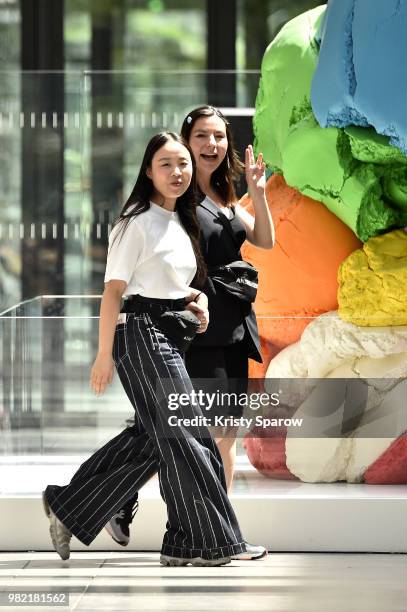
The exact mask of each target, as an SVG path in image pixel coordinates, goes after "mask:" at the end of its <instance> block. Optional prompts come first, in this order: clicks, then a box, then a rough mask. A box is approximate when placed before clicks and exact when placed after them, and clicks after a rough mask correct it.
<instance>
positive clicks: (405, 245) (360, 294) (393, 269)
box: [338, 230, 407, 327]
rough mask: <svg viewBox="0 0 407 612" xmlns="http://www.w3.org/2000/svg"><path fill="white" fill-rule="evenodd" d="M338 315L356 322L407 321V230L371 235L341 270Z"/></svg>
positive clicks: (361, 323) (374, 324) (369, 324)
mask: <svg viewBox="0 0 407 612" xmlns="http://www.w3.org/2000/svg"><path fill="white" fill-rule="evenodd" d="M338 283H339V290H338V304H339V309H338V313H339V316H340V317H341V318H342V319H344V320H345V321H348V322H350V323H354V324H355V325H361V326H367V327H380V326H383V325H407V290H406V287H407V234H406V232H405V231H404V230H396V231H393V232H389V233H387V234H382V235H381V236H376V237H374V238H370V240H368V241H367V242H366V243H365V244H364V245H363V247H362V248H361V249H358V250H357V251H354V252H353V253H352V254H351V255H349V256H348V257H347V258H346V259H345V260H344V261H343V262H342V264H341V266H340V267H339V271H338Z"/></svg>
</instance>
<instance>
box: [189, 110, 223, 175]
mask: <svg viewBox="0 0 407 612" xmlns="http://www.w3.org/2000/svg"><path fill="white" fill-rule="evenodd" d="M189 146H190V147H191V149H192V152H193V154H194V158H195V162H196V169H197V171H198V173H204V174H212V172H214V171H215V170H216V168H218V167H219V166H220V164H221V163H222V162H223V160H224V159H225V156H226V153H227V150H228V139H227V136H226V126H225V122H224V121H223V119H221V118H220V117H218V116H217V115H211V116H210V117H200V119H198V120H197V121H196V122H195V124H194V127H193V128H192V130H191V134H190V136H189Z"/></svg>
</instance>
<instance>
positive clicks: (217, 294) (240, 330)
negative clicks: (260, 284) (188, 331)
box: [191, 198, 262, 363]
mask: <svg viewBox="0 0 407 612" xmlns="http://www.w3.org/2000/svg"><path fill="white" fill-rule="evenodd" d="M232 211H233V218H232V219H231V220H229V219H228V218H227V217H226V216H225V215H224V213H222V212H221V211H220V210H219V208H218V207H217V206H216V204H214V203H213V202H212V201H211V200H209V199H208V198H205V199H204V200H203V201H202V202H201V204H199V205H198V207H197V216H198V222H199V225H200V229H201V250H202V255H203V258H204V260H205V262H206V264H207V266H220V265H225V264H229V263H231V262H232V261H236V260H238V259H239V260H241V259H242V257H241V254H240V247H241V246H242V244H243V243H244V241H245V240H246V228H245V226H244V224H243V222H242V221H241V220H240V219H239V217H238V216H237V215H236V214H235V209H234V208H233V207H232ZM202 291H203V292H204V293H206V295H207V296H208V302H209V315H210V316H209V325H208V329H207V330H206V332H205V333H203V334H197V336H195V339H194V341H193V343H192V345H191V348H194V347H199V346H227V345H229V344H235V343H236V342H240V341H241V340H243V339H245V341H246V344H247V354H248V357H251V358H252V359H255V360H256V361H259V362H260V363H261V361H262V358H261V353H260V341H259V333H258V330H257V321H256V315H255V313H254V310H253V307H252V305H251V304H250V303H248V302H243V301H241V300H239V299H238V298H236V297H234V296H231V295H228V294H227V293H226V292H225V291H222V289H220V288H216V289H215V286H214V283H213V282H212V280H211V279H210V278H209V277H208V278H207V280H206V282H205V284H204V286H203V287H202Z"/></svg>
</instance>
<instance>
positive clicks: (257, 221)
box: [181, 106, 274, 491]
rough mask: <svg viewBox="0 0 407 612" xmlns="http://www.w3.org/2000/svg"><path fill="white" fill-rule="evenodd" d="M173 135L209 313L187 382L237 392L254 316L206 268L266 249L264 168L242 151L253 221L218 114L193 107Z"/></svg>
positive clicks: (224, 447)
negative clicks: (193, 199) (182, 162)
mask: <svg viewBox="0 0 407 612" xmlns="http://www.w3.org/2000/svg"><path fill="white" fill-rule="evenodd" d="M181 134H182V136H183V137H184V139H185V140H186V141H187V142H188V144H189V145H190V147H191V149H192V152H193V154H194V158H195V163H196V171H197V182H198V186H199V189H200V192H201V202H200V204H199V206H198V207H197V217H198V221H199V225H200V228H201V251H202V254H203V257H204V260H205V263H206V264H207V266H208V270H209V276H208V279H207V281H206V284H205V285H204V288H203V291H204V293H205V294H206V295H207V296H208V301H209V312H210V315H211V317H210V323H209V326H208V329H207V331H206V332H205V334H201V335H200V337H196V338H195V340H194V342H193V343H192V345H191V347H190V349H189V350H188V352H187V353H186V356H185V363H186V367H187V370H188V374H189V376H190V377H191V378H192V379H194V378H196V379H199V378H206V379H212V380H213V382H215V381H214V379H217V381H223V385H222V388H223V389H226V390H227V391H229V392H236V393H245V392H246V391H247V378H248V358H249V357H250V358H251V359H254V360H256V361H259V362H261V361H262V359H261V354H260V342H259V336H258V331H257V322H256V316H255V313H254V310H253V308H252V306H251V304H250V303H248V302H243V301H241V300H239V299H238V298H236V297H234V296H231V295H229V294H228V293H226V292H225V291H223V290H221V289H220V288H218V287H216V286H215V285H214V283H213V282H212V280H211V278H210V270H211V267H213V266H219V265H223V264H229V263H231V262H232V261H236V260H238V259H241V255H240V247H241V246H242V244H243V243H244V241H245V240H246V239H247V240H249V242H251V243H252V244H254V245H255V246H257V247H260V248H264V249H270V248H272V247H273V245H274V227H273V222H272V219H271V215H270V212H269V209H268V205H267V201H266V197H265V164H264V163H263V160H262V155H261V154H260V155H259V157H258V160H257V162H256V161H255V159H254V156H253V150H252V147H251V146H249V147H247V149H246V157H245V171H246V181H247V186H248V191H249V195H250V196H251V199H252V202H253V206H254V210H255V217H254V218H253V217H252V216H251V215H250V214H249V213H248V212H246V211H245V210H244V209H243V208H242V207H241V206H240V205H239V204H238V201H237V196H236V192H235V189H234V185H233V182H234V180H236V179H237V178H238V177H239V174H240V173H241V172H242V171H243V165H242V164H241V162H240V161H239V158H238V156H237V153H236V151H235V150H234V146H233V136H232V133H231V129H230V125H229V122H228V121H227V119H226V118H225V117H224V115H223V114H222V113H221V112H220V111H219V109H217V108H214V107H212V106H202V107H199V108H196V109H194V110H193V111H192V112H190V113H189V115H188V116H187V117H186V118H185V119H184V122H183V124H182V128H181ZM228 381H229V382H228ZM224 412H225V411H223V413H224ZM229 413H230V414H233V415H234V416H241V414H242V408H241V407H240V406H235V407H232V409H231V410H230V411H229ZM236 433H237V428H235V427H227V428H224V430H223V431H222V430H220V429H219V430H218V431H216V432H215V439H216V442H217V444H218V447H219V450H220V452H221V455H222V460H223V465H224V468H225V475H226V483H227V488H228V491H230V489H231V485H232V480H233V473H234V465H235V458H236Z"/></svg>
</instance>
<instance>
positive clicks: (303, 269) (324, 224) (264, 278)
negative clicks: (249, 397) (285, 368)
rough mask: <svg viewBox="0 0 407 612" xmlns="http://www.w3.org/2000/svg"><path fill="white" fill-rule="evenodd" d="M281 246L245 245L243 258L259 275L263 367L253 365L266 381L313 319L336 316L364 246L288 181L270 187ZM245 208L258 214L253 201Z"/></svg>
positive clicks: (275, 180)
mask: <svg viewBox="0 0 407 612" xmlns="http://www.w3.org/2000/svg"><path fill="white" fill-rule="evenodd" d="M266 197H267V202H268V205H269V208H270V212H271V215H272V217H273V222H274V227H275V231H276V243H275V246H274V247H273V249H271V250H263V249H258V248H256V247H254V246H253V245H251V244H250V243H249V242H247V241H246V242H245V244H244V246H243V249H242V255H243V258H244V259H246V260H247V261H249V262H250V263H252V264H253V265H254V266H255V267H256V268H257V269H258V270H259V290H258V293H257V298H256V302H255V305H254V307H255V311H256V314H257V317H258V325H259V334H260V339H261V345H262V353H263V361H264V363H263V364H255V363H254V362H251V363H250V376H251V377H253V378H262V377H263V376H264V372H265V371H266V369H267V366H268V364H269V363H270V360H271V359H272V358H273V357H274V356H275V355H276V354H277V353H278V352H279V351H280V350H281V349H282V348H284V347H286V346H288V345H289V344H292V343H293V342H296V341H297V340H298V339H299V338H300V336H301V334H302V332H303V331H304V329H305V327H306V326H307V325H308V323H310V321H311V320H312V318H313V317H316V316H319V315H320V314H322V313H324V312H328V311H330V310H336V309H337V307H338V301H337V291H338V282H337V273H338V268H339V265H340V264H341V263H342V261H343V260H344V259H345V258H346V257H347V256H348V255H349V254H350V253H352V252H353V251H354V250H355V249H358V248H360V246H361V242H360V241H359V239H358V238H357V237H356V235H355V234H354V233H353V232H352V230H350V229H349V228H348V227H347V226H346V225H345V224H344V223H342V221H341V220H340V219H338V217H336V216H335V215H334V214H332V213H331V212H330V211H329V210H328V209H327V208H326V207H325V206H324V205H323V204H321V203H320V202H317V201H316V200H313V199H311V198H309V197H307V196H304V195H302V194H301V193H300V192H299V191H297V190H296V189H293V188H291V187H289V186H288V185H287V184H286V182H285V180H284V177H283V176H282V175H279V174H274V175H273V176H271V177H270V178H269V179H268V181H267V184H266ZM240 204H241V205H242V206H243V207H244V208H245V209H246V210H247V211H248V212H250V213H252V214H253V212H254V210H253V205H252V202H251V198H250V197H249V196H248V195H245V196H244V197H243V198H242V200H241V201H240Z"/></svg>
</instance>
